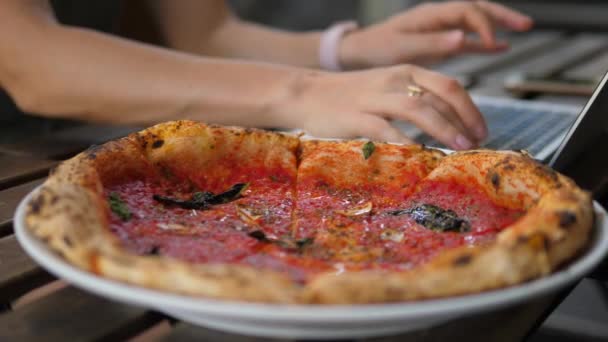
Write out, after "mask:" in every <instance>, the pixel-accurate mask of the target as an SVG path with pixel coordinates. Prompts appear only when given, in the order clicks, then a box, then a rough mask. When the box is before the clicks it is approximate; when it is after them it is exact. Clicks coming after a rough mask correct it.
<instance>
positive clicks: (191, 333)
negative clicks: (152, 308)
mask: <svg viewBox="0 0 608 342" xmlns="http://www.w3.org/2000/svg"><path fill="white" fill-rule="evenodd" d="M162 341H167V342H169V341H171V342H173V341H180V342H181V341H184V342H185V341H224V342H263V341H269V342H288V341H295V340H291V339H272V338H266V337H253V336H245V335H238V334H232V333H227V332H223V331H218V330H214V329H208V328H204V327H200V326H196V325H192V324H188V323H179V324H177V326H176V327H175V329H173V331H171V333H170V334H169V335H167V336H165V337H164V338H163V339H162Z"/></svg>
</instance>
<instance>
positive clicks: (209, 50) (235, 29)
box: [197, 19, 321, 68]
mask: <svg viewBox="0 0 608 342" xmlns="http://www.w3.org/2000/svg"><path fill="white" fill-rule="evenodd" d="M320 37H321V33H320V32H303V33H296V32H288V31H281V30H275V29H271V28H268V27H263V26H260V25H256V24H253V23H248V22H245V21H241V20H238V19H233V20H230V22H229V23H227V24H226V25H225V26H224V27H223V28H222V29H221V30H218V32H217V33H216V34H214V35H213V36H212V37H210V39H209V40H208V41H206V42H205V44H201V47H200V50H199V51H197V52H198V53H200V54H203V55H208V56H222V57H229V58H241V59H251V60H260V61H268V62H273V63H281V64H287V65H295V66H301V67H309V68H319V57H318V54H319V52H318V50H319V40H320Z"/></svg>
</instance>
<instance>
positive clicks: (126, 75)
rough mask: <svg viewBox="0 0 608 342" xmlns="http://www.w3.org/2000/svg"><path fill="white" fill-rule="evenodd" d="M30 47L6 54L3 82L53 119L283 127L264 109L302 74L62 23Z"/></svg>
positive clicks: (27, 105) (36, 36) (31, 40)
mask: <svg viewBox="0 0 608 342" xmlns="http://www.w3.org/2000/svg"><path fill="white" fill-rule="evenodd" d="M22 44H23V43H22ZM26 44H28V45H29V46H27V47H24V48H23V49H21V50H22V51H12V56H11V55H9V56H7V58H10V59H11V60H12V62H11V63H12V68H10V69H11V70H12V73H10V74H11V75H12V76H11V77H4V80H3V82H2V83H3V85H4V86H5V87H6V88H7V90H8V91H9V92H10V93H11V95H13V97H14V98H15V99H16V101H17V103H18V104H20V106H22V107H24V109H25V110H27V111H31V112H35V113H38V114H41V115H45V116H52V117H68V118H81V119H87V120H95V121H105V122H117V123H145V124H147V123H154V122H158V121H163V120H170V119H185V118H194V119H198V120H204V121H208V122H215V123H222V124H241V125H250V126H271V125H280V123H281V122H280V121H277V118H275V117H271V116H270V115H269V114H268V113H270V111H268V110H267V109H268V107H269V106H271V105H272V103H273V101H277V100H278V99H280V98H281V97H282V96H284V95H285V91H286V89H289V84H291V82H292V81H293V79H294V78H295V77H297V75H298V74H299V73H300V71H299V70H296V69H290V68H281V67H275V66H270V65H261V64H244V63H238V64H237V63H231V62H227V61H221V60H215V59H210V58H201V57H195V56H191V55H186V54H181V53H176V52H171V51H168V50H165V49H162V48H155V47H151V46H146V45H143V44H139V43H134V42H130V41H127V40H123V39H119V38H114V37H111V36H107V35H105V34H100V33H97V32H93V31H88V30H82V29H74V28H65V27H62V26H59V25H53V26H49V27H47V28H46V29H45V30H44V32H39V33H30V34H29V35H28V42H27V43H26Z"/></svg>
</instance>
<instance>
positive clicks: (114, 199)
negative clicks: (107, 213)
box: [108, 192, 131, 221]
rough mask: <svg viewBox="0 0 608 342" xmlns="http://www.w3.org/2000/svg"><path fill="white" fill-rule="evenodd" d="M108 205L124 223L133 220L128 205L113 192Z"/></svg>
mask: <svg viewBox="0 0 608 342" xmlns="http://www.w3.org/2000/svg"><path fill="white" fill-rule="evenodd" d="M108 204H109V205H110V210H112V212H113V213H114V214H116V216H118V217H119V218H120V219H121V220H123V221H129V220H130V219H131V211H130V210H129V207H127V204H126V203H125V202H124V201H123V200H122V199H121V198H120V196H119V195H118V194H117V193H115V192H113V193H111V194H110V196H109V197H108Z"/></svg>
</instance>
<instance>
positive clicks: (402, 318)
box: [15, 190, 608, 339]
mask: <svg viewBox="0 0 608 342" xmlns="http://www.w3.org/2000/svg"><path fill="white" fill-rule="evenodd" d="M35 191H36V190H35ZM32 193H33V192H32ZM32 193H30V194H29V195H28V196H27V197H26V198H25V199H23V201H22V202H21V203H20V204H19V207H18V208H17V212H16V214H15V234H16V235H17V239H18V240H19V242H20V243H21V245H22V246H23V248H24V249H25V251H26V252H27V253H28V254H29V255H30V256H31V257H32V258H33V259H34V260H35V261H36V262H38V263H39V264H40V265H42V267H44V268H45V269H46V270H48V271H49V272H50V273H52V274H54V275H55V276H57V277H60V278H63V279H65V280H67V281H68V282H69V283H71V284H73V285H74V286H77V287H80V288H82V289H85V290H88V291H90V292H93V293H95V294H98V295H101V296H104V297H108V298H111V299H114V300H118V301H121V302H125V303H129V304H135V305H139V306H143V307H147V308H152V309H155V310H159V311H162V312H165V313H167V314H169V315H171V316H174V317H176V318H178V319H181V320H184V321H187V322H191V323H194V324H199V325H202V326H207V327H212V328H216V329H221V330H225V331H230V332H235V333H241V334H247V335H258V336H265V337H281V338H291V339H293V338H302V339H321V338H363V337H370V336H378V335H386V334H395V333H399V332H404V331H410V330H414V329H421V328H428V327H430V326H433V325H436V324H438V323H440V322H443V321H446V320H448V319H451V318H455V317H463V316H465V315H469V314H473V313H478V312H482V311H486V310H490V309H496V308H499V307H504V306H509V305H513V304H516V303H520V302H523V301H525V300H528V299H530V298H533V297H536V296H539V295H542V294H548V293H552V292H556V291H558V290H560V289H562V288H564V287H565V286H567V285H569V284H572V283H573V282H575V281H577V280H578V279H580V278H582V277H583V276H584V275H585V274H587V273H588V272H590V271H591V270H592V269H593V268H594V267H595V266H596V265H597V264H598V263H599V262H600V261H601V260H602V259H603V257H604V256H605V254H606V251H608V221H607V220H606V219H605V215H606V212H605V211H604V209H602V207H600V206H599V205H598V204H597V203H595V204H594V205H595V212H596V215H597V220H596V226H595V230H594V233H593V238H592V242H591V244H590V246H589V248H588V249H587V251H586V252H585V253H584V254H583V255H581V256H580V257H579V258H578V259H577V260H576V261H575V262H573V263H571V264H569V265H568V266H567V267H565V268H563V269H562V270H560V271H559V272H556V273H554V274H552V275H550V276H548V277H545V278H542V279H539V280H535V281H531V282H528V283H525V284H521V285H518V286H514V287H510V288H506V289H502V290H496V291H489V292H484V293H481V294H475V295H467V296H460V297H454V298H448V299H436V300H428V301H422V302H414V303H396V304H375V305H351V306H340V305H333V306H331V305H278V304H252V303H243V302H230V301H219V300H210V299H203V298H193V297H189V296H181V295H176V294H170V293H166V292H162V291H156V290H151V289H147V288H142V287H137V286H132V285H128V284H125V283H121V282H116V281H112V280H108V279H105V278H102V277H98V276H96V275H94V274H91V273H89V272H86V271H83V270H81V269H79V268H76V267H74V266H72V265H71V264H69V263H67V262H66V261H65V260H63V259H62V258H60V257H59V256H57V255H56V254H54V253H53V252H51V251H50V250H49V249H48V248H47V246H46V245H45V244H44V243H43V242H41V241H40V240H38V239H37V238H36V237H35V236H33V235H32V234H30V232H29V230H28V229H26V226H25V220H24V218H25V209H26V204H27V202H28V200H29V199H30V198H31V196H32Z"/></svg>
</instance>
